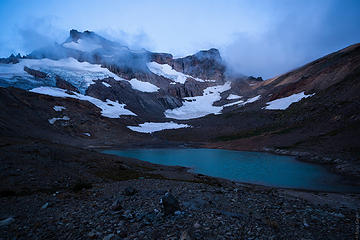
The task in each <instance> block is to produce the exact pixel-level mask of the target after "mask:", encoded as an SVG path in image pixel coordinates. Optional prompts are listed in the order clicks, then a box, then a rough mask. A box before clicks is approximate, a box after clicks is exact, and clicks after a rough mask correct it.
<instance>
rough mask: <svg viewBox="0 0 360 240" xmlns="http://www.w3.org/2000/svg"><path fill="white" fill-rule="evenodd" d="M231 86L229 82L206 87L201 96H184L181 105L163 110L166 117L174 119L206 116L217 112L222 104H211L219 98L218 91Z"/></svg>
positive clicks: (220, 91) (225, 89)
mask: <svg viewBox="0 0 360 240" xmlns="http://www.w3.org/2000/svg"><path fill="white" fill-rule="evenodd" d="M230 88H231V83H230V82H226V83H225V84H224V85H218V86H213V87H208V88H206V89H205V90H204V92H203V95H202V96H196V97H186V98H184V99H185V100H187V101H185V102H184V103H183V105H182V106H181V107H178V108H175V109H168V110H166V111H165V116H166V117H167V118H174V119H193V118H199V117H203V116H206V115H208V114H212V113H213V114H219V113H220V112H221V110H222V109H223V106H213V104H214V102H216V101H219V100H220V99H221V96H220V93H222V92H225V91H227V90H229V89H230Z"/></svg>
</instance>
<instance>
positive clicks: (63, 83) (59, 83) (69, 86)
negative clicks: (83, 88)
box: [55, 75, 79, 92]
mask: <svg viewBox="0 0 360 240" xmlns="http://www.w3.org/2000/svg"><path fill="white" fill-rule="evenodd" d="M55 79H56V87H58V88H62V89H65V90H68V91H72V92H79V90H78V89H77V88H76V87H74V86H73V85H72V84H71V83H69V82H67V81H65V80H64V79H62V78H61V77H59V76H57V75H56V77H55Z"/></svg>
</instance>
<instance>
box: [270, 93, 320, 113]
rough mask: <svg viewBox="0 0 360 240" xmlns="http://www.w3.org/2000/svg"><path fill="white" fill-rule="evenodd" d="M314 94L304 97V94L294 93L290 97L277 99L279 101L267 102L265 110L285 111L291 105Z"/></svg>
mask: <svg viewBox="0 0 360 240" xmlns="http://www.w3.org/2000/svg"><path fill="white" fill-rule="evenodd" d="M314 94H315V93H314ZM314 94H310V95H305V92H301V93H295V94H293V95H291V96H288V97H284V98H279V99H276V100H273V101H270V102H267V103H266V104H267V105H268V106H266V107H265V109H268V110H285V109H287V108H288V107H289V106H290V105H291V104H292V103H295V102H298V101H300V100H301V99H303V98H307V97H311V96H313V95H314Z"/></svg>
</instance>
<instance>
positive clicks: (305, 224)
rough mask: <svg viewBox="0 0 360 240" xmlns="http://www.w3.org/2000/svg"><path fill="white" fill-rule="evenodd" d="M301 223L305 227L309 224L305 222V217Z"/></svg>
mask: <svg viewBox="0 0 360 240" xmlns="http://www.w3.org/2000/svg"><path fill="white" fill-rule="evenodd" d="M303 224H304V227H306V228H308V227H309V224H308V223H307V222H306V219H305V218H304V221H303Z"/></svg>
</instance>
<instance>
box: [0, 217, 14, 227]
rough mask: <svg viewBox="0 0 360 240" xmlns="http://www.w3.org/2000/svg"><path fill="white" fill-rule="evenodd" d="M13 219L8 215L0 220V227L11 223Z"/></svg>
mask: <svg viewBox="0 0 360 240" xmlns="http://www.w3.org/2000/svg"><path fill="white" fill-rule="evenodd" d="M14 221H15V219H14V218H13V217H8V218H6V219H4V220H1V221H0V227H2V226H7V225H9V224H11V223H12V222H14Z"/></svg>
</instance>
